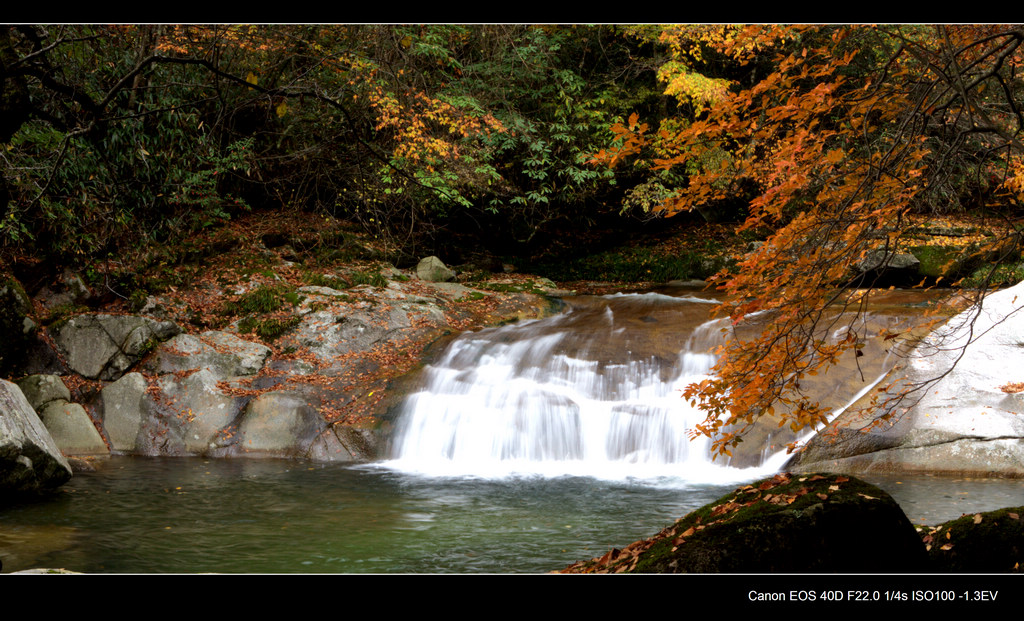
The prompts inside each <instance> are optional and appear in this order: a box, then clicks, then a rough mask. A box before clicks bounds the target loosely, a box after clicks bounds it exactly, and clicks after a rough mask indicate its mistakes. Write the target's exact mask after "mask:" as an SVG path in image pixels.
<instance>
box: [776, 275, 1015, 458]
mask: <svg viewBox="0 0 1024 621" xmlns="http://www.w3.org/2000/svg"><path fill="white" fill-rule="evenodd" d="M1022 309H1024V283H1022V284H1018V285H1016V286H1015V287H1012V288H1010V289H1006V290H1003V291H998V292H995V293H992V294H990V295H988V296H987V297H985V299H984V301H983V304H982V305H981V306H980V307H977V308H972V309H969V310H967V311H964V312H962V313H960V314H959V315H957V316H956V317H954V318H952V319H950V320H949V321H948V322H947V323H946V324H945V325H943V326H942V327H940V328H939V329H937V330H935V331H934V332H933V333H931V334H930V335H928V336H927V337H926V338H925V339H924V340H923V341H922V342H921V343H920V344H918V345H917V347H916V348H915V349H914V350H913V352H911V354H910V355H909V356H908V357H907V358H906V359H905V360H904V361H903V362H902V363H900V364H899V365H897V366H896V367H895V368H894V369H893V371H892V372H890V374H889V376H888V377H887V378H886V379H885V380H883V381H884V384H883V385H885V384H891V385H892V388H891V389H890V390H889V391H888V392H887V393H886V394H884V395H882V397H881V401H884V400H885V398H886V397H889V396H895V395H896V394H898V393H899V392H900V391H901V390H904V389H914V392H912V393H910V395H909V397H908V398H906V399H904V400H902V401H899V402H895V403H894V404H892V405H891V406H890V407H891V408H892V412H893V420H892V422H891V423H887V424H885V425H881V426H872V422H873V421H874V420H875V418H877V417H878V416H879V415H880V414H882V413H884V410H881V409H868V410H866V411H860V410H861V408H860V405H861V404H854V405H853V406H852V407H851V408H850V412H849V413H844V414H842V415H840V416H839V417H837V418H836V419H835V420H834V421H832V422H831V423H830V425H829V426H828V428H826V429H825V430H824V431H823V432H821V433H819V434H818V436H817V437H815V438H814V439H813V440H812V441H811V442H810V443H809V444H808V446H807V448H806V450H804V451H803V452H802V453H801V454H800V455H798V457H797V459H796V460H795V462H794V463H793V464H792V465H791V467H794V468H799V469H801V470H805V471H811V470H829V471H833V472H839V471H843V472H908V471H913V472H935V473H948V474H957V475H985V476H991V475H992V474H997V475H1003V476H1015V477H1017V476H1024V384H1022V383H1021V382H1024V374H1022V372H1021V369H1024V346H1022V345H1024V337H1022V336H1021V335H1022V334H1024V312H1022ZM937 378H938V379H937Z"/></svg>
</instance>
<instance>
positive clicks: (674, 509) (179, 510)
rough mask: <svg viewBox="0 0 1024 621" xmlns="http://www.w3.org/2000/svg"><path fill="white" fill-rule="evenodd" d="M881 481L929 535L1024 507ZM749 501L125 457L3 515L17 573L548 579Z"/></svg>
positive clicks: (671, 489)
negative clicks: (977, 515) (956, 521)
mask: <svg viewBox="0 0 1024 621" xmlns="http://www.w3.org/2000/svg"><path fill="white" fill-rule="evenodd" d="M876 482H877V483H879V484H881V485H882V486H883V487H884V488H885V489H886V490H887V491H890V493H892V494H893V495H894V497H896V498H897V500H899V501H900V502H901V504H903V505H904V508H905V509H906V510H907V513H908V516H910V517H911V519H912V520H913V521H915V522H917V523H922V522H923V521H925V520H927V523H937V522H940V521H945V520H948V519H951V518H953V517H957V516H959V515H960V514H961V513H967V512H972V511H979V510H988V509H993V508H996V507H999V506H1007V505H1009V504H1024V500H1022V491H1024V482H1020V481H968V480H960V479H939V478H934V477H918V478H916V479H908V478H906V477H904V478H902V479H895V478H893V479H890V480H885V481H876ZM735 487H736V484H735V483H730V484H727V485H724V484H719V485H701V484H693V483H686V482H682V481H672V480H667V479H666V480H661V481H657V480H655V481H643V482H639V481H632V482H631V481H618V482H611V481H600V480H596V479H593V478H589V477H558V478H540V477H518V478H505V479H475V478H470V477H459V478H430V477H423V476H418V475H411V474H404V473H400V472H394V471H391V470H387V469H382V468H379V467H373V466H362V467H352V466H343V465H321V464H310V463H302V462H291V461H257V460H202V459H185V458H177V459H170V458H167V459H146V458H111V459H109V460H106V461H104V462H102V464H101V465H100V467H99V468H98V470H97V471H96V472H93V473H83V474H79V475H76V476H75V478H74V479H73V480H72V481H71V482H69V483H68V484H67V485H65V486H64V488H63V489H62V490H61V491H60V492H58V493H57V494H56V495H55V496H53V497H51V498H48V499H46V500H43V501H36V502H31V503H21V504H17V505H13V506H4V507H0V561H2V562H3V572H4V573H7V572H10V571H17V570H20V569H27V568H32V567H60V568H66V569H69V570H74V571H81V572H91V573H200V572H222V573H540V572H549V571H553V570H557V569H560V568H563V567H565V566H567V565H569V564H571V563H573V562H575V561H577V560H580V559H585V558H591V557H594V556H597V555H600V554H603V553H604V552H606V551H607V550H609V549H610V548H612V547H622V546H624V545H626V544H628V543H630V542H632V541H635V540H637V539H641V538H645V537H649V536H651V535H653V534H654V533H656V532H658V531H659V530H661V529H662V528H663V527H664V526H666V525H668V524H670V523H672V522H673V521H674V520H675V519H676V518H678V517H681V516H682V515H684V514H686V513H688V512H689V511H691V510H693V509H696V508H697V507H700V506H701V505H703V504H705V503H707V502H709V501H711V500H713V499H715V498H717V497H719V496H721V495H722V494H724V493H726V492H728V491H729V490H731V489H733V488H735ZM915 490H920V491H919V493H916V492H915ZM915 493H916V494H917V495H916V496H915ZM1014 501H1016V502H1014Z"/></svg>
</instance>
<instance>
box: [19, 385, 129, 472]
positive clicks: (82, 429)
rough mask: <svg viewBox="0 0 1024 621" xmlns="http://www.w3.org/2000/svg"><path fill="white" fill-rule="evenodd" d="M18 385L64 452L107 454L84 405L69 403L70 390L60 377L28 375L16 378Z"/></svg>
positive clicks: (104, 443)
mask: <svg viewBox="0 0 1024 621" xmlns="http://www.w3.org/2000/svg"><path fill="white" fill-rule="evenodd" d="M18 387H19V388H21V391H22V393H23V394H24V395H25V398H26V399H27V400H28V402H29V404H30V405H31V406H32V407H33V408H34V409H35V411H36V412H37V413H38V414H39V418H40V419H41V420H42V421H43V425H45V426H46V429H47V431H49V432H50V437H52V438H53V441H54V442H56V444H57V447H58V448H59V449H60V450H61V452H62V453H63V454H64V455H69V456H71V455H74V456H85V455H107V454H109V453H110V451H109V449H108V448H107V443H106V442H104V441H103V437H102V436H101V435H100V432H99V431H98V430H97V429H96V426H95V425H94V424H93V422H92V418H90V417H89V414H88V413H87V412H86V411H85V408H84V407H82V406H81V405H80V404H78V403H71V392H70V391H69V390H68V388H67V386H65V385H64V382H63V381H62V380H61V378H60V377H58V376H56V375H29V376H27V377H25V378H23V379H21V380H19V381H18Z"/></svg>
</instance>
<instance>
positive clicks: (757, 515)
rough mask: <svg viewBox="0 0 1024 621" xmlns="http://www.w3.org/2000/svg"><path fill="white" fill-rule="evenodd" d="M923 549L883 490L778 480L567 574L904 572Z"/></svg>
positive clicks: (797, 478)
mask: <svg viewBox="0 0 1024 621" xmlns="http://www.w3.org/2000/svg"><path fill="white" fill-rule="evenodd" d="M927 562H928V560H927V555H926V552H925V547H924V544H923V543H922V542H921V539H920V537H919V536H918V535H917V533H916V532H915V531H914V527H913V526H912V525H911V523H910V521H909V520H908V519H907V517H906V515H904V513H903V511H902V510H901V509H900V507H899V505H897V504H896V501H894V500H893V499H892V498H891V497H890V496H889V495H888V494H887V493H885V492H884V491H882V490H881V489H879V488H877V487H875V486H874V485H871V484H869V483H865V482H864V481H861V480H859V479H856V478H853V477H847V476H843V475H824V474H806V475H790V474H785V473H784V474H778V475H775V476H774V477H772V478H770V479H764V480H762V481H758V482H755V483H752V484H750V485H745V486H743V487H740V488H738V489H736V490H734V491H733V492H731V493H729V494H726V495H725V496H723V497H721V498H719V499H718V500H716V501H714V502H712V503H710V504H707V505H705V506H703V507H701V508H700V509H698V510H696V511H694V512H693V513H690V514H689V515H687V516H686V517H683V518H681V519H680V520H678V521H677V522H676V523H675V524H673V525H672V526H669V527H668V528H666V529H664V530H663V531H661V532H660V533H658V534H657V535H655V536H654V537H652V538H651V539H647V540H644V541H637V542H635V543H633V544H630V545H629V546H627V547H626V548H625V549H623V550H612V551H610V552H608V553H607V554H605V555H604V556H602V557H600V558H596V559H593V560H590V561H583V562H579V563H576V564H574V565H572V566H570V567H569V568H567V569H565V570H563V571H564V572H566V573H623V572H633V573H769V572H771V573H779V572H783V573H786V572H792V573H834V572H835V573H900V572H920V571H924V570H925V569H926V567H927Z"/></svg>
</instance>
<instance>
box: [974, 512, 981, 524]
mask: <svg viewBox="0 0 1024 621" xmlns="http://www.w3.org/2000/svg"><path fill="white" fill-rule="evenodd" d="M974 523H975V524H981V514H980V513H975V514H974Z"/></svg>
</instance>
